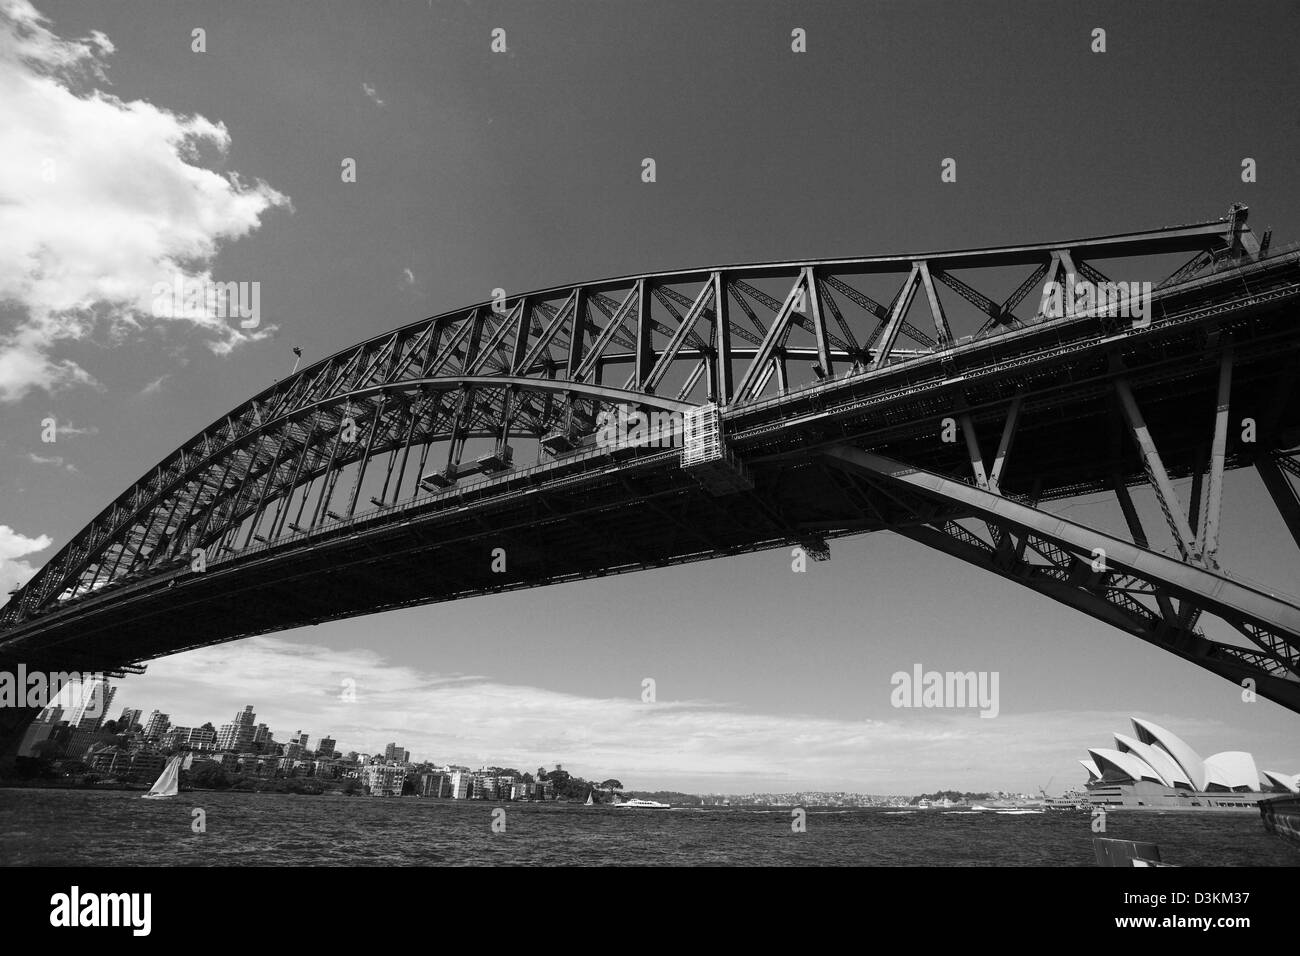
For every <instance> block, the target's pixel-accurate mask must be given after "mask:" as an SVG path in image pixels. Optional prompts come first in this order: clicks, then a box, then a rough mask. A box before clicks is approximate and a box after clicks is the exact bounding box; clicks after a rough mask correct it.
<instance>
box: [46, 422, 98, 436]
mask: <svg viewBox="0 0 1300 956" xmlns="http://www.w3.org/2000/svg"><path fill="white" fill-rule="evenodd" d="M55 434H56V435H57V436H58V437H59V438H79V437H81V436H82V435H98V434H99V429H98V428H96V427H95V426H94V425H87V426H86V427H85V428H81V427H79V426H77V425H74V424H72V423H71V422H67V423H59V425H58V427H57V430H56V432H55Z"/></svg>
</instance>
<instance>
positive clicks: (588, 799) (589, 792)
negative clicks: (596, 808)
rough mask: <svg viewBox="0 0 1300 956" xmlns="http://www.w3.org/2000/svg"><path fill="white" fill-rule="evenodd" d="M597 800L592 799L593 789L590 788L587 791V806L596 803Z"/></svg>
mask: <svg viewBox="0 0 1300 956" xmlns="http://www.w3.org/2000/svg"><path fill="white" fill-rule="evenodd" d="M595 802H596V801H594V800H592V799H591V791H590V790H588V791H587V806H591V805H592V804H594V803H595Z"/></svg>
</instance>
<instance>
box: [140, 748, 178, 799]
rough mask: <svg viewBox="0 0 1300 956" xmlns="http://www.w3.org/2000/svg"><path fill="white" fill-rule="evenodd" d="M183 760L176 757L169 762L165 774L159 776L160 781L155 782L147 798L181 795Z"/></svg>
mask: <svg viewBox="0 0 1300 956" xmlns="http://www.w3.org/2000/svg"><path fill="white" fill-rule="evenodd" d="M182 759H183V758H181V757H179V756H176V757H172V759H171V760H168V761H167V766H166V767H164V768H163V772H162V773H160V774H159V775H158V779H157V780H155V781H154V782H153V786H152V787H150V788H149V792H148V793H146V794H145V796H146V797H174V796H176V794H178V793H180V772H181V760H182Z"/></svg>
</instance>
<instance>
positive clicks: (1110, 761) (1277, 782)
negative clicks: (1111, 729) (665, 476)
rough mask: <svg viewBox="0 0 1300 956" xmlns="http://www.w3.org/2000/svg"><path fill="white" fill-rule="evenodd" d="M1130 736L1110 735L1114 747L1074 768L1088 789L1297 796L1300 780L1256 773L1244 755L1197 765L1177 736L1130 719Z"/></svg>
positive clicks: (1225, 754)
mask: <svg viewBox="0 0 1300 956" xmlns="http://www.w3.org/2000/svg"><path fill="white" fill-rule="evenodd" d="M1131 719H1132V722H1133V736H1131V737H1130V736H1128V735H1126V734H1115V746H1114V747H1113V748H1110V747H1096V748H1092V749H1090V750H1089V751H1088V759H1087V760H1080V761H1079V763H1080V764H1082V765H1083V768H1084V769H1085V770H1087V771H1088V784H1087V787H1088V789H1089V790H1090V791H1091V790H1096V789H1099V788H1114V787H1121V788H1122V787H1125V786H1134V787H1136V786H1143V789H1144V792H1149V791H1150V789H1151V788H1150V787H1146V786H1145V785H1147V784H1150V785H1154V786H1155V787H1156V788H1157V791H1156V792H1157V793H1158V792H1159V790H1164V791H1166V793H1167V795H1178V794H1179V793H1181V794H1182V795H1184V796H1186V795H1191V794H1230V793H1237V794H1251V793H1253V794H1269V793H1300V774H1296V773H1283V772H1281V771H1276V770H1264V771H1260V770H1259V769H1258V768H1257V767H1256V766H1255V758H1254V757H1253V756H1251V755H1250V754H1249V753H1247V752H1245V751H1244V750H1225V751H1223V752H1221V753H1217V754H1214V755H1212V756H1210V757H1206V758H1205V759H1202V758H1201V757H1200V756H1199V755H1198V754H1197V753H1196V751H1195V750H1193V749H1192V748H1191V747H1190V746H1188V744H1187V743H1186V742H1185V741H1184V740H1183V739H1182V738H1180V737H1179V736H1177V735H1176V734H1174V733H1171V732H1170V731H1168V730H1165V728H1163V727H1161V726H1160V725H1158V724H1154V723H1152V722H1151V721H1149V720H1143V719H1141V718H1138V717H1133V718H1131Z"/></svg>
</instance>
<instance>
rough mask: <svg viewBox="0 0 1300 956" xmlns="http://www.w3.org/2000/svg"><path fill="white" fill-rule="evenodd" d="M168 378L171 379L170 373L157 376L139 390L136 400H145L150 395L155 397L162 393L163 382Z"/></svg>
mask: <svg viewBox="0 0 1300 956" xmlns="http://www.w3.org/2000/svg"><path fill="white" fill-rule="evenodd" d="M169 378H171V373H170V372H166V373H163V374H162V375H159V376H158V377H157V378H156V379H154V380H153V381H152V382H150V383H149V384H148V385H146V386H145V387H144V388H142V389H140V391H139V392H138V393H136V398H147V397H148V396H150V395H157V394H158V393H159V392H161V391H162V387H163V382H165V381H167V379H169Z"/></svg>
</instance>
